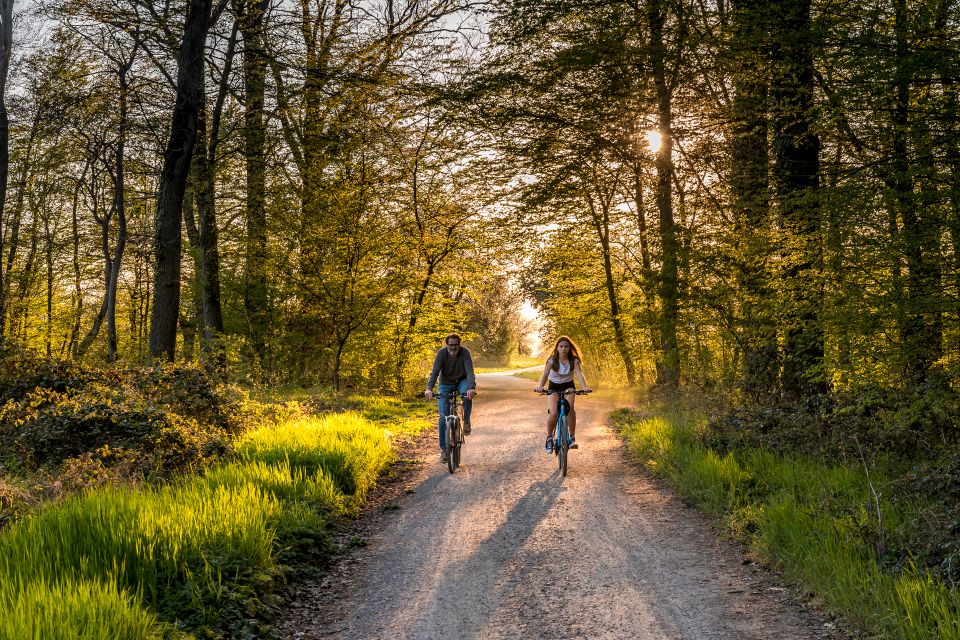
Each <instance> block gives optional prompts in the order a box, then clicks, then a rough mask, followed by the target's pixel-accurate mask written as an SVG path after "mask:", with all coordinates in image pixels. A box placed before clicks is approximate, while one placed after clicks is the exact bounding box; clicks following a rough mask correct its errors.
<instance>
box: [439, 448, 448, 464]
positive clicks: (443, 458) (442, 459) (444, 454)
mask: <svg viewBox="0 0 960 640" xmlns="http://www.w3.org/2000/svg"><path fill="white" fill-rule="evenodd" d="M446 461H447V450H446V449H442V450H441V451H440V462H446Z"/></svg>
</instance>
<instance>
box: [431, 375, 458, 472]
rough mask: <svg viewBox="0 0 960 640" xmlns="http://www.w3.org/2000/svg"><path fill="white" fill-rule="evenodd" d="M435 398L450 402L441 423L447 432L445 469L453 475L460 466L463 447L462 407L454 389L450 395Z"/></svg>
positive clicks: (443, 394) (440, 394)
mask: <svg viewBox="0 0 960 640" xmlns="http://www.w3.org/2000/svg"><path fill="white" fill-rule="evenodd" d="M437 397H438V398H447V399H449V400H450V408H449V410H448V411H447V415H446V416H444V418H443V421H444V428H445V429H446V430H447V438H446V440H447V448H446V453H447V469H449V470H450V473H453V472H454V471H456V470H457V467H459V466H460V448H461V447H462V446H463V407H462V405H461V403H460V392H459V391H457V390H456V389H454V390H453V391H451V392H450V393H438V394H437Z"/></svg>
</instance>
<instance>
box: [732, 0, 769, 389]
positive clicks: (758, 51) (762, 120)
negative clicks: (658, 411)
mask: <svg viewBox="0 0 960 640" xmlns="http://www.w3.org/2000/svg"><path fill="white" fill-rule="evenodd" d="M768 6H769V3H767V2H761V1H760V0H736V1H735V2H734V3H733V16H732V22H733V24H732V28H731V30H732V32H733V33H732V42H731V47H730V52H731V59H732V60H733V68H732V69H731V70H730V75H731V79H732V81H733V87H734V96H733V103H732V105H731V112H732V113H731V120H732V126H731V131H730V138H729V145H730V195H731V200H732V203H731V204H732V207H733V216H734V233H735V236H734V239H735V241H736V243H737V246H736V252H737V254H738V255H737V260H738V287H739V289H740V290H741V292H742V300H741V304H740V315H739V319H738V324H739V339H740V345H741V347H740V348H741V350H742V352H743V374H742V382H741V384H742V386H743V388H744V389H745V390H747V391H748V392H750V393H753V394H755V395H763V394H767V393H770V392H771V391H772V390H773V388H774V385H775V384H776V382H777V378H778V368H779V367H778V364H779V363H778V358H777V335H776V325H775V323H774V321H773V317H772V307H773V305H772V304H771V297H772V293H771V289H770V285H769V283H768V281H767V269H768V261H769V258H770V257H771V256H770V252H769V247H770V239H771V234H770V231H771V230H770V226H769V222H770V220H769V199H770V198H769V184H768V182H769V149H768V143H767V136H768V118H767V91H768V89H767V82H768V77H767V71H768V69H769V65H768V64H767V62H766V48H767V41H768V36H767V31H766V24H767V12H766V11H765V8H766V7H768Z"/></svg>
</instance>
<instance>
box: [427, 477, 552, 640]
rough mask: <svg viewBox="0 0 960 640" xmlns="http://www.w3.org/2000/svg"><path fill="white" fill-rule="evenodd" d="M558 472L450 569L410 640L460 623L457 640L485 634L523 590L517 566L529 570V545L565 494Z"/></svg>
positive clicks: (535, 487) (533, 488) (532, 487)
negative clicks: (509, 599)
mask: <svg viewBox="0 0 960 640" xmlns="http://www.w3.org/2000/svg"><path fill="white" fill-rule="evenodd" d="M558 474H559V470H558V471H556V472H555V473H554V474H552V475H551V477H550V478H549V479H547V480H543V481H540V482H537V483H534V484H532V485H530V487H529V488H528V489H527V492H526V493H525V494H524V495H523V497H521V498H520V500H519V501H518V502H517V503H516V504H515V505H514V506H513V508H511V509H510V512H509V513H508V514H507V516H506V518H505V519H504V520H503V522H502V523H501V524H500V526H498V527H497V528H496V530H494V531H493V532H492V533H490V535H488V536H487V537H486V538H485V539H484V540H483V541H482V542H480V544H479V545H478V546H477V547H476V549H475V550H474V551H473V553H471V554H470V555H469V556H466V557H464V558H462V559H460V560H458V561H456V562H453V563H451V564H449V565H447V567H445V568H444V571H443V573H444V577H443V579H442V580H441V581H440V582H439V583H438V584H437V585H436V592H435V593H436V595H437V597H436V598H434V599H433V603H432V604H431V605H430V607H429V609H436V610H434V611H425V612H424V614H425V615H422V616H420V618H419V619H418V622H417V624H416V626H415V627H414V629H413V630H412V631H413V632H412V633H411V634H410V636H409V637H412V638H428V637H436V636H434V635H433V634H434V633H436V632H437V631H438V627H437V625H438V624H440V625H444V627H445V628H446V629H447V630H449V629H450V628H451V627H450V626H449V625H450V623H451V622H453V620H451V615H452V616H453V617H454V618H455V619H456V626H455V627H453V628H456V629H457V630H458V634H457V637H459V638H471V637H479V636H481V635H482V634H483V630H484V629H485V627H486V624H487V622H488V621H489V620H490V618H492V616H493V615H495V614H496V613H497V611H498V609H499V607H500V604H501V601H502V600H503V599H504V598H505V597H507V596H508V595H509V594H510V593H512V592H513V591H514V590H515V589H516V588H517V586H518V584H517V583H518V580H520V579H522V578H523V577H524V574H523V572H519V571H516V570H515V565H516V564H518V563H519V564H526V563H527V562H529V560H526V561H525V560H524V556H525V555H527V554H528V553H529V552H528V551H526V550H524V546H525V543H526V541H527V540H528V539H529V538H530V537H531V536H532V535H533V533H534V531H535V530H536V529H537V527H538V526H539V525H540V523H541V522H542V521H543V520H544V519H545V518H546V517H547V516H548V514H549V513H550V511H551V509H552V508H553V506H554V504H555V503H556V501H557V498H558V497H559V496H560V494H561V493H562V492H563V491H564V488H563V486H562V485H560V484H558V483H557V475H558ZM450 597H452V598H453V599H454V600H456V601H460V602H471V603H473V606H470V607H462V608H461V607H457V606H456V605H455V604H454V606H453V608H452V609H451V608H450V605H451V604H452V603H450V602H449V600H448V601H447V602H446V604H445V605H444V598H450Z"/></svg>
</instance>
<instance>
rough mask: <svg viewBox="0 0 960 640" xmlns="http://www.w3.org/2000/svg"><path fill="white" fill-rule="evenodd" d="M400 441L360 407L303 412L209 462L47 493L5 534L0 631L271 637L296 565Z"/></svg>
mask: <svg viewBox="0 0 960 640" xmlns="http://www.w3.org/2000/svg"><path fill="white" fill-rule="evenodd" d="M392 455H393V454H392V450H391V448H390V445H389V442H388V440H387V435H386V433H385V431H384V430H383V429H381V428H379V427H377V426H376V425H375V424H374V423H372V422H370V421H369V420H366V419H365V418H362V417H361V416H359V415H358V414H354V413H345V414H337V415H331V416H327V417H324V418H301V419H297V420H292V421H288V422H285V423H283V424H280V425H278V426H274V427H264V428H261V429H258V430H255V431H252V432H249V433H247V434H245V435H244V436H242V437H241V439H240V440H239V441H238V442H237V443H236V456H235V457H234V460H232V461H231V462H229V463H226V464H223V465H219V466H215V467H212V468H210V469H208V470H207V471H206V472H205V473H204V474H202V475H192V476H184V477H182V478H181V479H179V480H177V481H174V482H171V483H168V484H166V485H164V486H160V487H147V488H142V489H134V488H128V487H108V488H101V489H97V490H94V491H90V492H87V493H84V494H82V495H76V496H73V497H69V498H66V499H64V500H61V501H59V502H57V503H54V504H50V505H48V506H47V507H45V508H42V509H40V510H39V512H38V513H36V514H34V515H32V516H29V517H26V518H23V519H22V520H20V521H19V522H17V523H16V524H14V525H12V526H11V527H10V528H9V529H8V530H7V531H5V532H4V533H3V535H0V639H6V638H11V639H12V638H17V639H19V638H101V637H110V638H164V637H167V638H169V637H180V636H185V635H186V634H195V635H196V636H199V637H263V636H264V635H265V634H266V633H268V631H269V625H268V624H267V621H268V620H269V618H270V613H271V611H272V609H273V608H274V607H276V606H277V605H278V604H279V599H278V596H277V595H276V591H277V586H278V585H279V584H280V583H281V582H282V578H283V576H284V575H285V573H286V572H287V570H288V568H289V567H288V565H289V564H292V563H293V564H295V563H297V562H300V563H301V564H312V565H316V564H318V563H320V562H322V560H323V559H324V558H325V556H326V555H327V554H328V553H329V551H330V548H329V546H328V545H325V544H324V543H325V536H326V533H325V532H326V529H327V526H328V524H329V523H330V522H331V521H333V520H335V519H336V518H339V517H340V516H342V515H344V514H351V513H354V512H355V511H356V510H357V509H358V508H359V506H360V504H361V503H362V501H363V499H364V497H365V495H366V492H367V490H368V489H369V488H370V486H371V485H372V484H373V483H374V482H375V481H376V478H377V477H378V475H379V474H380V473H381V472H382V471H383V469H384V468H385V467H386V465H387V464H389V462H390V461H391V460H392ZM104 634H106V635H104Z"/></svg>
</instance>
